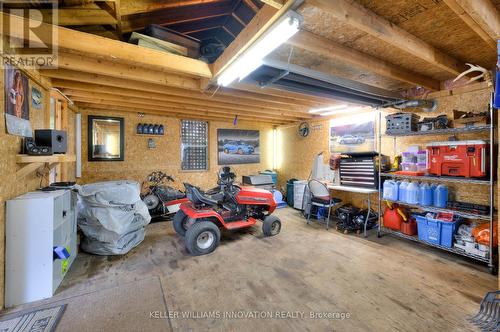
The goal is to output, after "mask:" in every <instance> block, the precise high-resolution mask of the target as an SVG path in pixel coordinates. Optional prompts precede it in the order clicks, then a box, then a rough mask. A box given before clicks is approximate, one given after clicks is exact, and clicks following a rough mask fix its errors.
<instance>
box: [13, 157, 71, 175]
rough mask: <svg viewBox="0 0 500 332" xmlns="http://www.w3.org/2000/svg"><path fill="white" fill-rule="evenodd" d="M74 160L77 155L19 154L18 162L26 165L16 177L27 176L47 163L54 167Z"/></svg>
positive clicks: (18, 171)
mask: <svg viewBox="0 0 500 332" xmlns="http://www.w3.org/2000/svg"><path fill="white" fill-rule="evenodd" d="M74 161H76V156H75V155H67V154H54V155H51V156H30V155H27V154H18V155H17V156H16V163H18V164H25V165H24V166H23V167H21V168H20V169H19V170H17V172H16V177H17V178H22V177H25V176H26V175H28V174H30V173H32V172H34V171H36V170H37V169H38V168H40V167H42V166H43V165H45V164H48V165H49V167H54V166H55V165H57V164H59V163H70V162H74Z"/></svg>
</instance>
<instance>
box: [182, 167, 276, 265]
mask: <svg viewBox="0 0 500 332" xmlns="http://www.w3.org/2000/svg"><path fill="white" fill-rule="evenodd" d="M235 177H236V176H235V174H234V173H233V172H231V169H230V168H229V167H227V166H225V167H223V168H222V169H221V171H220V172H219V180H218V181H217V184H218V186H217V187H215V188H213V189H210V190H208V191H207V192H203V191H201V190H200V188H198V187H195V186H193V185H190V184H189V183H184V186H185V187H186V193H187V198H188V199H189V201H188V202H186V203H182V204H181V206H180V210H179V211H178V212H177V213H176V214H175V216H174V222H173V223H174V229H175V231H176V232H177V233H178V234H179V235H180V236H183V237H184V241H185V243H186V248H187V250H188V251H189V253H190V254H192V255H196V256H198V255H205V254H209V253H211V252H212V251H214V250H215V248H217V246H218V245H219V241H220V228H224V229H227V230H235V229H241V228H247V227H250V226H253V225H255V224H256V223H257V220H262V232H263V233H264V235H265V236H274V235H276V234H278V233H279V232H280V230H281V221H280V220H279V218H278V217H276V216H271V213H273V211H274V210H275V209H276V202H275V201H274V197H273V194H272V193H271V192H269V191H267V190H263V189H259V188H254V187H239V186H237V185H235V184H233V182H234V179H235Z"/></svg>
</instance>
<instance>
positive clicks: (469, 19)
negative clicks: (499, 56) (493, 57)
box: [444, 0, 500, 50]
mask: <svg viewBox="0 0 500 332" xmlns="http://www.w3.org/2000/svg"><path fill="white" fill-rule="evenodd" d="M444 2H445V3H446V4H447V5H448V7H450V9H451V10H453V11H454V12H455V13H456V14H457V15H458V16H459V17H460V18H461V19H462V20H463V21H464V23H466V24H467V25H468V26H469V27H470V28H471V29H472V30H474V32H476V33H477V34H478V35H479V36H480V37H481V39H483V40H484V41H485V42H486V43H487V44H488V46H490V47H491V48H492V49H494V50H496V48H497V40H498V39H500V13H499V12H498V10H497V8H496V7H495V5H494V4H493V3H492V2H491V0H444Z"/></svg>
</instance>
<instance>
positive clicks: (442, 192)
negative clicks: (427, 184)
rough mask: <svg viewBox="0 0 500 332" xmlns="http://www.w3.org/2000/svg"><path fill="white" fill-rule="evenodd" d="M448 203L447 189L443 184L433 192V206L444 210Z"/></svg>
mask: <svg viewBox="0 0 500 332" xmlns="http://www.w3.org/2000/svg"><path fill="white" fill-rule="evenodd" d="M447 202H448V187H447V186H445V185H444V184H440V185H439V186H437V187H436V189H435V190H434V206H435V207H439V208H445V207H446V203H447Z"/></svg>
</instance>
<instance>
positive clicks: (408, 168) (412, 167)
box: [401, 163, 417, 172]
mask: <svg viewBox="0 0 500 332" xmlns="http://www.w3.org/2000/svg"><path fill="white" fill-rule="evenodd" d="M401 170H403V171H405V172H416V171H417V164H415V163H401Z"/></svg>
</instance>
